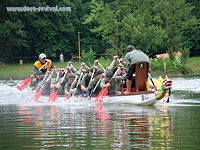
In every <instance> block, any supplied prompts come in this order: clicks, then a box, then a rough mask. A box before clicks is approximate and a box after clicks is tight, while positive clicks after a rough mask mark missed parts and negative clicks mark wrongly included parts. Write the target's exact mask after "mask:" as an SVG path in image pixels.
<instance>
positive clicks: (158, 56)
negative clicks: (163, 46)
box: [156, 52, 182, 59]
mask: <svg viewBox="0 0 200 150" xmlns="http://www.w3.org/2000/svg"><path fill="white" fill-rule="evenodd" d="M173 55H174V56H181V55H182V54H181V52H173ZM156 58H157V59H159V58H169V53H164V54H157V55H156Z"/></svg>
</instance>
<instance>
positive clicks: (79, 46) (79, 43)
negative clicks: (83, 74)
mask: <svg viewBox="0 0 200 150" xmlns="http://www.w3.org/2000/svg"><path fill="white" fill-rule="evenodd" d="M78 57H79V58H78V61H79V62H80V59H81V42H80V32H78Z"/></svg>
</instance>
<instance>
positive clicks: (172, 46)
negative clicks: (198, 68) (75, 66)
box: [0, 0, 200, 63]
mask: <svg viewBox="0 0 200 150" xmlns="http://www.w3.org/2000/svg"><path fill="white" fill-rule="evenodd" d="M0 6H1V17H0V61H3V62H5V63H8V62H11V61H16V60H18V59H27V60H29V61H34V60H35V58H36V57H38V54H40V53H41V52H44V53H45V54H46V55H47V56H48V57H49V58H51V59H52V60H54V61H56V60H57V58H58V56H59V55H60V53H61V52H62V53H63V54H64V56H65V58H67V59H70V58H71V57H72V56H77V55H79V53H78V48H79V47H78V45H79V44H80V51H81V55H82V57H83V54H82V53H83V52H85V53H88V52H89V51H90V50H92V51H94V52H95V53H96V54H98V55H100V54H101V55H108V54H112V55H119V56H120V57H121V56H122V57H123V56H124V55H125V53H126V47H127V46H128V45H129V44H133V45H134V46H135V47H136V48H137V49H141V50H143V51H144V52H145V53H146V54H147V55H148V56H150V57H151V58H153V57H154V56H155V54H159V53H166V52H168V53H170V54H171V53H172V52H173V51H180V52H181V53H182V54H183V56H184V57H188V56H189V54H190V56H195V55H199V53H198V51H199V49H200V45H199V42H200V41H199V40H200V36H199V34H200V30H199V16H200V15H199V12H200V11H199V8H200V1H197V0H175V1H172V0H162V1H160V0H146V1H144V0H134V1H133V0H125V1H123V0H92V1H91V0H84V1H83V0H59V1H58V0H38V1H27V0H15V1H13V0H7V1H3V2H1V3H0ZM25 6H26V9H27V7H33V6H34V7H41V6H42V7H55V6H58V7H70V8H71V11H49V12H48V11H39V12H37V11H19V12H17V11H15V12H10V11H7V9H6V8H7V7H20V8H21V7H22V8H23V7H25ZM78 33H80V34H79V35H80V43H78Z"/></svg>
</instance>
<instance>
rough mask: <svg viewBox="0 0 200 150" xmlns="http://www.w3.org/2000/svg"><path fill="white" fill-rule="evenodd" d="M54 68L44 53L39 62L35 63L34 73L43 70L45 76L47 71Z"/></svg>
mask: <svg viewBox="0 0 200 150" xmlns="http://www.w3.org/2000/svg"><path fill="white" fill-rule="evenodd" d="M52 68H54V65H53V63H52V61H51V60H50V59H47V58H46V55H45V54H44V53H41V54H40V55H39V60H38V61H36V62H35V63H34V66H33V72H34V73H37V72H38V71H40V70H41V71H42V73H43V74H45V73H46V71H47V70H51V69H52Z"/></svg>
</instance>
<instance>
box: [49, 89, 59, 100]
mask: <svg viewBox="0 0 200 150" xmlns="http://www.w3.org/2000/svg"><path fill="white" fill-rule="evenodd" d="M57 98H58V91H57V90H53V92H51V94H50V96H49V102H55V101H56V99H57Z"/></svg>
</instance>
